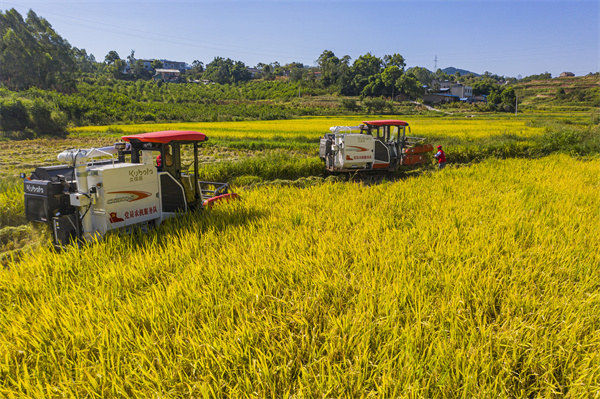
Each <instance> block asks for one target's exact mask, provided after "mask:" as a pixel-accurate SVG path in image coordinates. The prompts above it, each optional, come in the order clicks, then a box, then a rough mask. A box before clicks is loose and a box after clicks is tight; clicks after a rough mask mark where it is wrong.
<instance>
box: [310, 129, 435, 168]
mask: <svg viewBox="0 0 600 399" xmlns="http://www.w3.org/2000/svg"><path fill="white" fill-rule="evenodd" d="M407 128H408V132H409V133H410V126H408V123H407V122H404V121H399V120H380V121H367V122H363V123H362V124H361V125H359V126H333V127H331V128H330V129H329V130H331V133H328V134H326V135H325V136H324V137H323V138H321V142H320V147H319V156H320V157H321V159H322V160H323V162H325V168H326V169H327V170H328V171H330V172H356V171H360V172H364V171H374V170H380V171H395V170H398V168H399V167H400V166H413V165H420V164H423V163H425V162H427V159H428V157H427V156H426V154H427V153H428V152H430V151H433V146H432V145H431V144H425V139H424V138H422V137H412V136H407V135H406V129H407Z"/></svg>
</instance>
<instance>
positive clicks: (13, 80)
mask: <svg viewBox="0 0 600 399" xmlns="http://www.w3.org/2000/svg"><path fill="white" fill-rule="evenodd" d="M78 52H79V53H80V54H81V51H79V50H78ZM76 72H78V70H77V63H76V59H75V54H74V49H73V48H72V47H71V45H70V44H69V43H68V42H67V41H66V40H64V39H63V38H62V37H61V36H60V35H59V34H58V33H56V31H54V29H52V26H51V25H50V23H48V21H46V20H45V19H43V18H40V17H38V16H37V15H36V14H35V12H33V11H31V10H30V11H29V13H28V14H27V19H26V20H23V17H22V16H21V14H19V13H18V12H17V11H16V10H15V9H11V10H8V11H6V12H4V13H2V12H1V11H0V83H2V84H3V85H5V86H6V87H8V88H9V89H13V90H21V89H27V88H29V87H32V86H37V87H39V88H43V89H54V90H59V91H66V92H68V91H73V90H74V88H75V79H74V77H75V74H76Z"/></svg>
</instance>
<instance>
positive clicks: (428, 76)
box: [406, 66, 435, 86]
mask: <svg viewBox="0 0 600 399" xmlns="http://www.w3.org/2000/svg"><path fill="white" fill-rule="evenodd" d="M406 73H407V74H408V75H411V76H414V77H415V79H417V80H418V81H419V82H421V83H423V84H424V85H428V86H431V83H432V82H433V80H434V79H435V74H434V73H433V72H431V71H430V70H429V69H427V68H423V67H418V66H417V67H412V68H408V69H407V70H406Z"/></svg>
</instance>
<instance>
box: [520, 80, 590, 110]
mask: <svg viewBox="0 0 600 399" xmlns="http://www.w3.org/2000/svg"><path fill="white" fill-rule="evenodd" d="M599 84H600V77H599V76H598V75H588V76H575V77H566V78H553V79H544V80H532V81H530V82H524V83H517V84H515V85H514V88H515V91H516V93H517V94H518V96H519V98H520V99H521V100H522V103H523V104H524V105H543V104H553V105H587V106H595V107H598V106H600V87H599Z"/></svg>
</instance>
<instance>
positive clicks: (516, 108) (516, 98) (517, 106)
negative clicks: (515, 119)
mask: <svg viewBox="0 0 600 399" xmlns="http://www.w3.org/2000/svg"><path fill="white" fill-rule="evenodd" d="M518 109H519V96H518V95H517V93H515V116H517V110H518Z"/></svg>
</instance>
